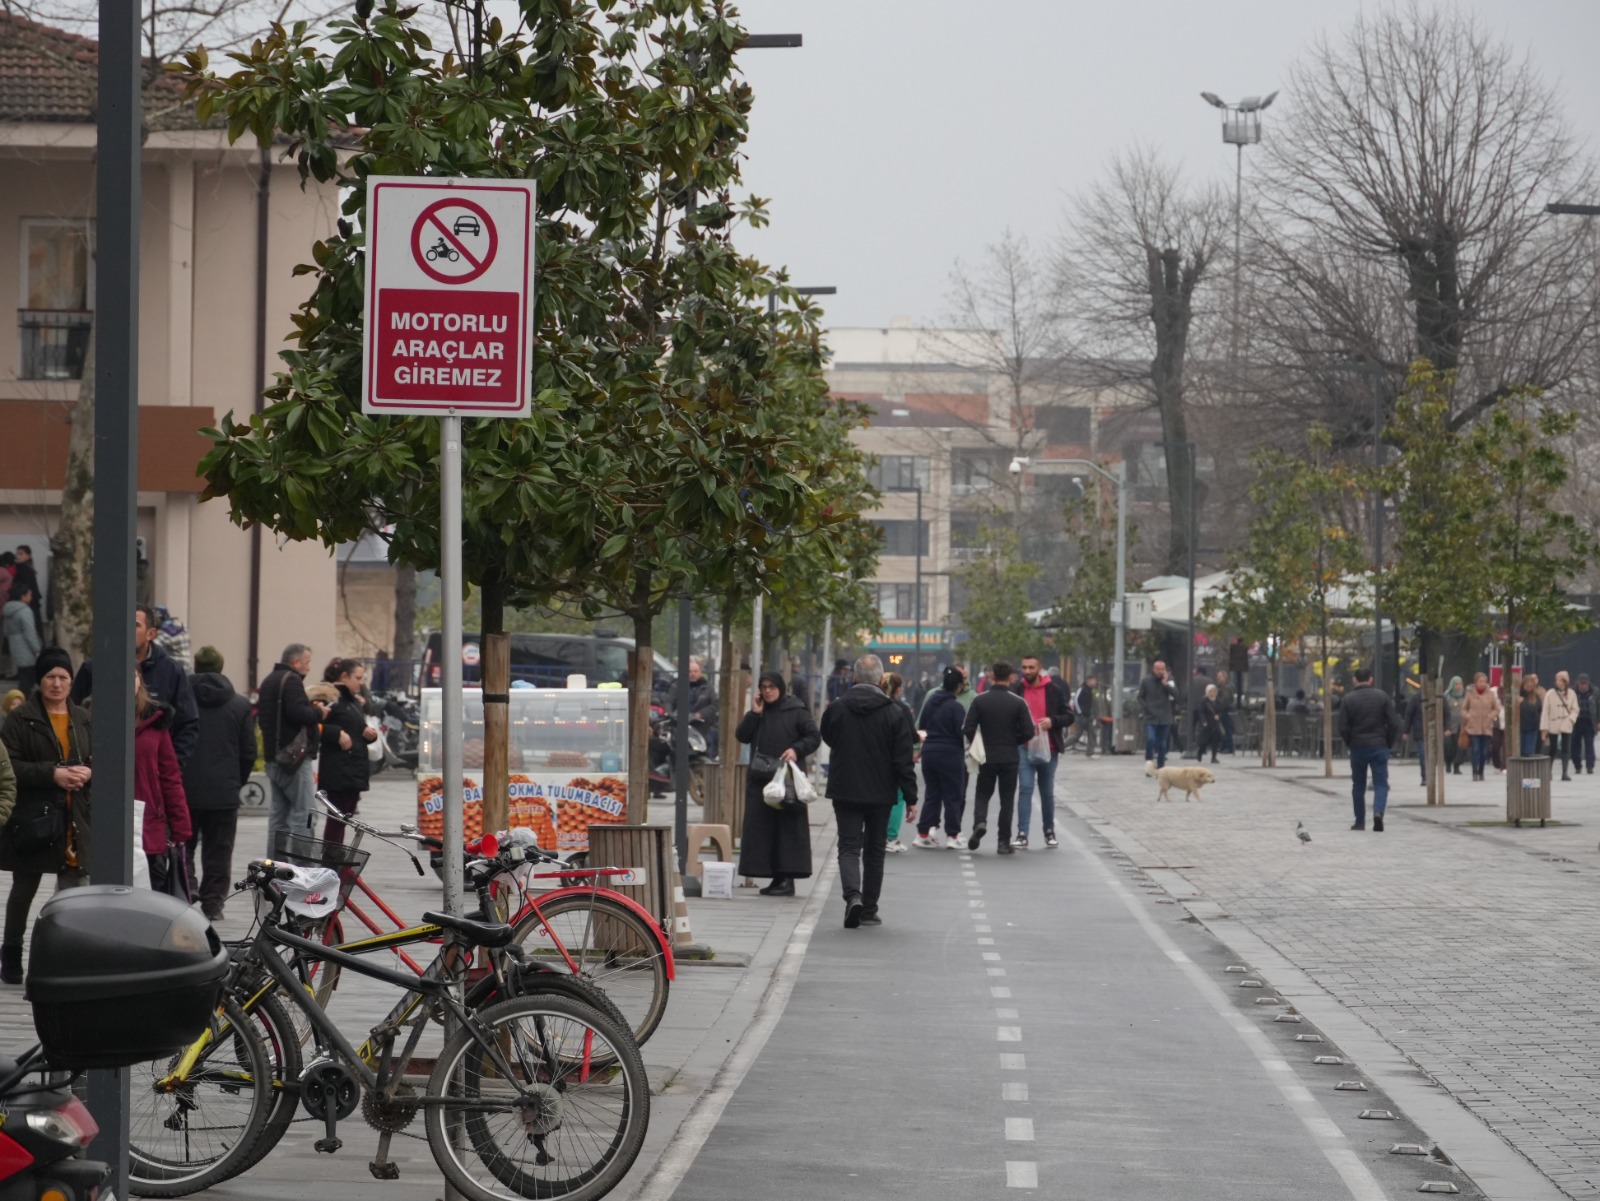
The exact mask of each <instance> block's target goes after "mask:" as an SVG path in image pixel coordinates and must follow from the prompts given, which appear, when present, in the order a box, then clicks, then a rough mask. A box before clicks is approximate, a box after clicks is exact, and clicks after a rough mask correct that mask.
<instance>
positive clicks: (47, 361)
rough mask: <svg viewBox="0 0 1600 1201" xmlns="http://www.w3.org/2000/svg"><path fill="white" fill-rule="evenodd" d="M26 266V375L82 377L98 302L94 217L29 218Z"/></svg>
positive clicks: (22, 328) (20, 313)
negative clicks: (92, 230)
mask: <svg viewBox="0 0 1600 1201" xmlns="http://www.w3.org/2000/svg"><path fill="white" fill-rule="evenodd" d="M22 267H23V278H22V302H23V303H22V307H21V308H19V309H18V310H17V332H18V334H19V336H20V338H21V349H22V354H21V356H20V358H21V371H20V373H19V374H20V376H21V378H23V379H79V378H81V377H82V375H83V358H84V353H85V352H86V351H87V349H88V346H89V324H90V310H91V309H92V308H93V306H94V276H93V269H92V260H91V257H90V254H89V225H88V223H87V222H83V221H49V220H33V219H30V220H26V221H24V222H23V223H22Z"/></svg>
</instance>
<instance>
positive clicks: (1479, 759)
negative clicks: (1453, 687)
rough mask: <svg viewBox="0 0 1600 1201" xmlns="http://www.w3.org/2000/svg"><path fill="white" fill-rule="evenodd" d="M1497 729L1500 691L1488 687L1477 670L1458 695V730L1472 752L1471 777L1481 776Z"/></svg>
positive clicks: (1477, 779) (1483, 677) (1481, 673)
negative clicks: (1470, 682)
mask: <svg viewBox="0 0 1600 1201" xmlns="http://www.w3.org/2000/svg"><path fill="white" fill-rule="evenodd" d="M1499 728H1500V694H1499V693H1498V692H1496V691H1495V690H1494V689H1493V688H1490V687H1489V677H1488V676H1486V675H1484V674H1483V672H1481V671H1480V672H1479V673H1478V674H1477V675H1475V676H1473V677H1472V687H1471V688H1469V689H1467V692H1466V695H1465V696H1463V697H1462V698H1461V729H1462V730H1463V731H1464V732H1465V733H1466V736H1467V744H1468V746H1469V748H1470V749H1471V752H1472V778H1473V780H1475V781H1481V780H1482V779H1483V773H1484V770H1485V769H1486V768H1487V767H1488V765H1489V755H1490V752H1491V749H1492V744H1493V742H1494V732H1495V731H1496V730H1497V729H1499Z"/></svg>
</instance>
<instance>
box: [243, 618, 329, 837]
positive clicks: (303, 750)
mask: <svg viewBox="0 0 1600 1201" xmlns="http://www.w3.org/2000/svg"><path fill="white" fill-rule="evenodd" d="M310 670H311V648H310V647H309V646H302V645H301V644H300V643H298V642H291V643H290V644H289V645H288V646H286V647H284V648H283V659H282V660H281V661H280V662H278V663H277V664H276V665H274V666H273V668H272V671H271V672H270V673H269V674H268V675H267V678H266V679H265V680H262V681H261V691H260V696H259V698H258V700H257V704H256V709H257V712H258V713H259V715H260V721H261V747H262V754H263V755H264V756H265V758H266V761H267V780H268V782H269V783H270V784H271V785H272V807H271V809H270V810H268V812H267V854H269V855H270V854H272V853H273V851H272V841H273V838H274V836H275V835H276V834H277V833H278V831H280V830H287V831H289V832H290V833H291V834H310V833H311V820H312V813H311V806H312V802H313V801H314V800H315V799H316V790H317V785H316V775H315V773H316V755H317V740H318V733H319V730H318V727H319V726H321V724H322V719H323V718H325V717H326V716H327V715H328V706H326V705H321V704H317V703H315V702H313V701H311V700H310V699H309V698H307V696H306V685H305V675H306V673H307V672H308V671H310Z"/></svg>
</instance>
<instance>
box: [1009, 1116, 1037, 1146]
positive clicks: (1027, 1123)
mask: <svg viewBox="0 0 1600 1201" xmlns="http://www.w3.org/2000/svg"><path fill="white" fill-rule="evenodd" d="M1032 1141H1033V1119H1032V1118H1007V1119H1006V1142H1008V1143H1031V1142H1032Z"/></svg>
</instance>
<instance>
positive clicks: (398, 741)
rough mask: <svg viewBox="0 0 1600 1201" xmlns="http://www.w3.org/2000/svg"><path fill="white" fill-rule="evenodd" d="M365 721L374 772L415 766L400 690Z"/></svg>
mask: <svg viewBox="0 0 1600 1201" xmlns="http://www.w3.org/2000/svg"><path fill="white" fill-rule="evenodd" d="M367 725H369V726H371V727H372V728H373V729H374V730H376V731H377V732H378V738H377V741H376V742H373V743H372V744H371V745H370V746H369V747H368V753H369V754H370V755H371V756H372V770H373V772H374V773H377V772H380V771H383V770H384V769H385V768H391V767H393V768H403V769H404V770H406V771H415V770H416V769H417V744H418V742H419V740H420V734H421V721H420V717H419V715H418V712H417V706H416V702H414V701H413V700H412V699H411V698H410V697H408V696H405V695H404V694H402V693H394V692H390V693H385V694H382V695H375V696H373V698H372V700H371V701H370V702H369V703H368V705H367ZM0 1201H3V1199H0Z"/></svg>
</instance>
